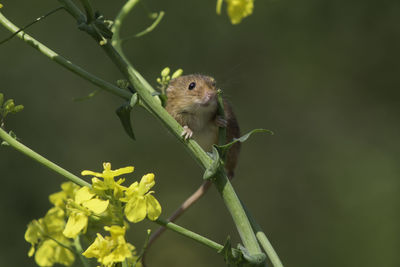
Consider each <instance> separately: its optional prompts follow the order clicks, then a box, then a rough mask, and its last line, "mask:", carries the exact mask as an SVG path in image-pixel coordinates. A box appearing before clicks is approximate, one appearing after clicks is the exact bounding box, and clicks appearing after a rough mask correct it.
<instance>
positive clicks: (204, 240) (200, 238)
mask: <svg viewBox="0 0 400 267" xmlns="http://www.w3.org/2000/svg"><path fill="white" fill-rule="evenodd" d="M155 222H156V223H158V224H159V225H161V226H164V227H165V228H167V229H170V230H172V231H175V232H177V233H179V234H181V235H183V236H186V237H188V238H191V239H193V240H195V241H197V242H199V243H201V244H203V245H205V246H207V247H210V248H213V249H215V250H217V251H220V250H221V249H223V247H224V246H222V245H221V244H218V243H216V242H214V241H212V240H210V239H208V238H205V237H204V236H201V235H199V234H197V233H195V232H192V231H190V230H187V229H185V228H183V227H181V226H179V225H176V224H174V223H172V222H168V221H166V220H163V219H160V218H158V219H157V220H155Z"/></svg>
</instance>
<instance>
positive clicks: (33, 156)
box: [0, 128, 91, 187]
mask: <svg viewBox="0 0 400 267" xmlns="http://www.w3.org/2000/svg"><path fill="white" fill-rule="evenodd" d="M0 138H1V139H3V140H4V141H6V142H7V143H8V144H9V145H10V146H12V147H13V148H15V149H16V150H18V151H19V152H21V153H23V154H25V155H26V156H28V157H30V158H31V159H34V160H36V161H37V162H39V163H40V164H42V165H44V166H46V167H47V168H49V169H52V170H53V171H55V172H56V173H58V174H60V175H62V176H64V177H66V178H67V179H69V180H71V181H72V182H74V183H76V184H78V185H80V186H88V187H91V185H90V184H89V183H87V182H85V181H84V180H82V179H81V178H79V177H78V176H75V175H74V174H72V173H70V172H69V171H67V170H65V169H63V168H61V167H60V166H58V165H56V164H55V163H53V162H51V161H50V160H48V159H46V158H45V157H43V156H41V155H39V154H38V153H36V152H35V151H33V150H32V149H30V148H29V147H26V146H25V145H23V144H22V143H20V142H18V141H17V140H16V139H14V138H12V137H11V136H10V135H9V134H8V133H7V132H6V131H4V130H3V129H1V128H0Z"/></svg>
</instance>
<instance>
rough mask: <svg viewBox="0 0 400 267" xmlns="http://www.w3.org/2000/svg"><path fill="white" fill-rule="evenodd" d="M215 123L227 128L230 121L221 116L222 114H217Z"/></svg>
mask: <svg viewBox="0 0 400 267" xmlns="http://www.w3.org/2000/svg"><path fill="white" fill-rule="evenodd" d="M215 124H216V125H217V126H218V127H222V128H226V126H228V121H227V120H225V119H224V118H223V117H221V116H217V117H216V118H215Z"/></svg>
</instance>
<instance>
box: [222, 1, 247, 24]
mask: <svg viewBox="0 0 400 267" xmlns="http://www.w3.org/2000/svg"><path fill="white" fill-rule="evenodd" d="M225 1H226V4H227V5H228V7H227V12H228V16H229V18H230V19H231V23H232V24H239V23H240V22H241V21H242V19H244V18H245V17H247V16H249V15H251V14H252V13H253V8H254V0H225ZM221 6H222V0H218V2H217V14H220V13H221Z"/></svg>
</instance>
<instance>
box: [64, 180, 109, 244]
mask: <svg viewBox="0 0 400 267" xmlns="http://www.w3.org/2000/svg"><path fill="white" fill-rule="evenodd" d="M108 203H109V201H108V200H102V199H99V198H95V193H94V192H93V191H92V190H91V189H90V188H89V187H87V186H84V187H82V188H81V189H79V190H78V191H77V192H76V193H75V200H74V201H72V200H69V201H68V204H67V210H68V211H69V212H70V214H69V218H68V221H67V225H66V226H65V229H64V232H63V234H64V235H65V236H66V237H69V238H75V237H76V236H77V235H78V234H79V233H81V232H83V233H85V232H86V228H87V225H88V221H89V217H90V216H91V215H93V214H94V215H100V214H101V213H103V212H104V211H105V210H106V209H107V207H108Z"/></svg>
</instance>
